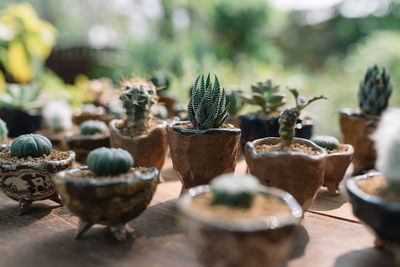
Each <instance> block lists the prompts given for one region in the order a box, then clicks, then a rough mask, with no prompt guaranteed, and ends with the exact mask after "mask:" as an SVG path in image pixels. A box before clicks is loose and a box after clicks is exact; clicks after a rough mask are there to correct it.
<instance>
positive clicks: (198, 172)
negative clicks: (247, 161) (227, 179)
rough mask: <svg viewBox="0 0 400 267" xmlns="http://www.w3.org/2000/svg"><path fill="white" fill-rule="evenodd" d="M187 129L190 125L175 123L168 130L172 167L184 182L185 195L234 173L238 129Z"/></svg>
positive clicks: (229, 126)
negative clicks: (219, 177)
mask: <svg viewBox="0 0 400 267" xmlns="http://www.w3.org/2000/svg"><path fill="white" fill-rule="evenodd" d="M184 126H190V127H191V123H190V122H189V121H182V122H173V123H171V124H170V125H168V127H167V130H168V140H169V148H170V154H171V159H172V164H173V166H174V169H175V171H176V172H177V174H178V176H179V178H180V180H181V182H182V191H183V190H185V189H188V188H191V187H194V186H197V185H203V184H208V183H209V182H210V180H211V179H212V178H214V177H215V176H218V175H220V174H223V173H229V172H234V171H235V167H236V159H237V154H238V150H239V139H240V129H239V128H235V127H233V126H232V125H230V124H227V125H226V128H212V129H207V130H193V129H189V128H185V127H184Z"/></svg>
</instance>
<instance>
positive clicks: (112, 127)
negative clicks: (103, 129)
mask: <svg viewBox="0 0 400 267" xmlns="http://www.w3.org/2000/svg"><path fill="white" fill-rule="evenodd" d="M123 121H124V120H123V119H114V120H111V121H110V122H109V124H108V126H109V128H110V134H111V132H115V133H116V134H118V135H119V136H120V137H121V138H122V139H129V140H137V139H142V138H144V137H147V136H149V135H151V134H152V133H153V132H154V131H155V130H157V129H159V128H164V127H166V126H167V125H168V123H167V122H166V121H164V120H159V119H155V118H153V121H155V122H156V123H157V126H156V127H154V128H153V129H152V130H151V131H150V132H148V133H147V134H141V135H138V136H135V137H131V136H127V135H123V134H122V133H121V131H120V130H119V129H118V127H117V126H116V124H117V123H121V122H123Z"/></svg>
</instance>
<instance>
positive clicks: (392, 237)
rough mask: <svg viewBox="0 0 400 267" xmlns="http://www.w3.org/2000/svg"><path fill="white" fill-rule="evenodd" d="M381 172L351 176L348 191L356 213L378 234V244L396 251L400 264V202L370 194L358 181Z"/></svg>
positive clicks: (396, 258) (393, 251) (397, 260)
mask: <svg viewBox="0 0 400 267" xmlns="http://www.w3.org/2000/svg"><path fill="white" fill-rule="evenodd" d="M376 175H381V174H380V173H376V172H375V173H368V174H366V175H360V176H356V177H353V178H350V179H348V180H347V182H346V188H347V192H348V193H349V197H350V202H351V204H352V206H353V213H354V215H355V216H356V217H357V218H359V219H360V221H361V222H362V223H364V224H365V225H366V226H367V227H368V229H369V230H372V232H373V233H374V234H375V236H376V240H377V242H376V244H377V245H383V247H385V248H386V249H388V250H389V251H391V252H392V253H394V255H395V260H396V262H397V264H399V265H400V227H399V225H400V203H399V202H389V201H387V200H385V199H383V198H381V197H379V196H375V195H371V194H368V193H366V192H364V191H362V190H361V189H360V187H359V186H358V185H357V182H358V181H360V180H363V179H371V178H372V177H374V176H376Z"/></svg>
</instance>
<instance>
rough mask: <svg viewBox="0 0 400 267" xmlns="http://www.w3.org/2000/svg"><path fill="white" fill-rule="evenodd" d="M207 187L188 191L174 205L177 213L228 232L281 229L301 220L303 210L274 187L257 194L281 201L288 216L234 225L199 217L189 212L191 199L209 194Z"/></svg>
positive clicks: (291, 197)
mask: <svg viewBox="0 0 400 267" xmlns="http://www.w3.org/2000/svg"><path fill="white" fill-rule="evenodd" d="M210 191H211V189H210V186H209V185H200V186H196V187H193V188H191V189H188V190H187V191H186V192H185V193H184V194H183V195H182V196H181V197H180V198H179V199H178V200H177V203H176V206H177V209H178V211H179V212H180V213H181V214H182V215H183V216H186V217H188V218H190V219H192V220H195V221H197V222H199V223H202V224H205V225H208V226H211V227H214V228H217V229H220V230H224V231H230V232H243V233H248V232H258V231H266V230H273V229H278V228H283V227H285V226H289V225H297V224H300V223H301V220H302V219H303V209H302V208H301V206H300V205H299V204H298V203H297V201H296V199H295V198H294V197H293V196H292V195H291V194H289V193H288V192H286V191H283V190H281V189H278V188H274V187H266V186H263V185H260V187H259V191H258V193H261V194H264V195H267V196H272V197H275V198H277V199H279V200H281V201H283V202H284V203H285V204H286V205H287V206H288V207H289V208H290V210H291V213H290V214H280V215H278V216H274V215H270V216H262V217H260V218H256V219H254V218H252V219H243V220H239V221H236V222H235V223H232V222H229V221H228V220H223V219H217V218H212V219H210V218H205V217H203V216H199V214H198V213H197V212H194V211H191V210H190V208H189V205H190V202H191V201H192V199H193V198H194V197H196V196H198V195H201V194H204V193H206V192H210Z"/></svg>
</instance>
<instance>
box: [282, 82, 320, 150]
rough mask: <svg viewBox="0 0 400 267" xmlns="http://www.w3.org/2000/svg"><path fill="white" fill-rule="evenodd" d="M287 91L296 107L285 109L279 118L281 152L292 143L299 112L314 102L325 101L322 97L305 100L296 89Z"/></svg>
mask: <svg viewBox="0 0 400 267" xmlns="http://www.w3.org/2000/svg"><path fill="white" fill-rule="evenodd" d="M289 91H290V92H291V93H292V94H293V96H294V98H295V101H296V106H295V107H292V108H287V109H285V110H284V111H283V112H282V114H281V116H280V118H279V136H280V138H281V149H282V150H283V151H287V150H288V149H289V147H290V145H291V144H292V143H293V138H294V134H295V125H296V121H297V120H298V118H299V116H300V113H301V111H302V110H303V109H304V108H306V107H307V106H308V105H309V104H311V103H312V102H314V101H316V100H319V99H326V97H325V96H323V95H321V96H313V97H310V98H308V99H306V98H304V97H301V96H299V92H298V91H297V90H296V89H289Z"/></svg>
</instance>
